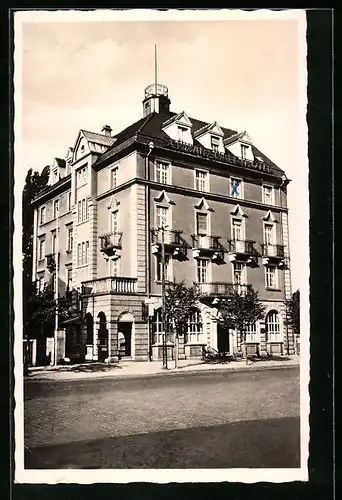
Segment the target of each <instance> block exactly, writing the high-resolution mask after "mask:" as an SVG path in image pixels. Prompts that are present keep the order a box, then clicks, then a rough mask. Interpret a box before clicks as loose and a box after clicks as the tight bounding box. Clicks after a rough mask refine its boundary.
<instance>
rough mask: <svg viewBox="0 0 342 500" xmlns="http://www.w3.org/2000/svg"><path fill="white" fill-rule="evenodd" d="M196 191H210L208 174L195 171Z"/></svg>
mask: <svg viewBox="0 0 342 500" xmlns="http://www.w3.org/2000/svg"><path fill="white" fill-rule="evenodd" d="M195 189H196V190H197V191H208V172H203V171H202V170H196V171H195Z"/></svg>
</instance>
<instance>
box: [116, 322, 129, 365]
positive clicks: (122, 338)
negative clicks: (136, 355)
mask: <svg viewBox="0 0 342 500" xmlns="http://www.w3.org/2000/svg"><path fill="white" fill-rule="evenodd" d="M118 340H119V355H120V357H121V358H122V357H126V358H127V357H130V356H132V323H123V322H122V323H119V324H118Z"/></svg>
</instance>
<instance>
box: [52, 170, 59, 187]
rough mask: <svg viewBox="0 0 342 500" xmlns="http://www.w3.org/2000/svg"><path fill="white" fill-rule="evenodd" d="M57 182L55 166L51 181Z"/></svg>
mask: <svg viewBox="0 0 342 500" xmlns="http://www.w3.org/2000/svg"><path fill="white" fill-rule="evenodd" d="M56 182H58V171H57V168H56V169H55V170H54V171H53V178H52V183H53V184H56Z"/></svg>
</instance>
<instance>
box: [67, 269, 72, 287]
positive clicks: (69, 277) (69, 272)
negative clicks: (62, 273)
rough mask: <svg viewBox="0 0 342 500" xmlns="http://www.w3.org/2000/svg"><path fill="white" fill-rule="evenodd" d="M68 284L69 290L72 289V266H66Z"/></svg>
mask: <svg viewBox="0 0 342 500" xmlns="http://www.w3.org/2000/svg"><path fill="white" fill-rule="evenodd" d="M66 285H67V291H70V290H71V289H72V268H71V267H67V268H66Z"/></svg>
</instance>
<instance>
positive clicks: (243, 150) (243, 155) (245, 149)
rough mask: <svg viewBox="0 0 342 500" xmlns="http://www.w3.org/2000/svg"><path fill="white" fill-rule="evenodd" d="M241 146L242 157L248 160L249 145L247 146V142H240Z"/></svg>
mask: <svg viewBox="0 0 342 500" xmlns="http://www.w3.org/2000/svg"><path fill="white" fill-rule="evenodd" d="M240 146H241V158H242V159H243V160H246V158H247V152H248V148H249V146H246V144H240Z"/></svg>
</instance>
